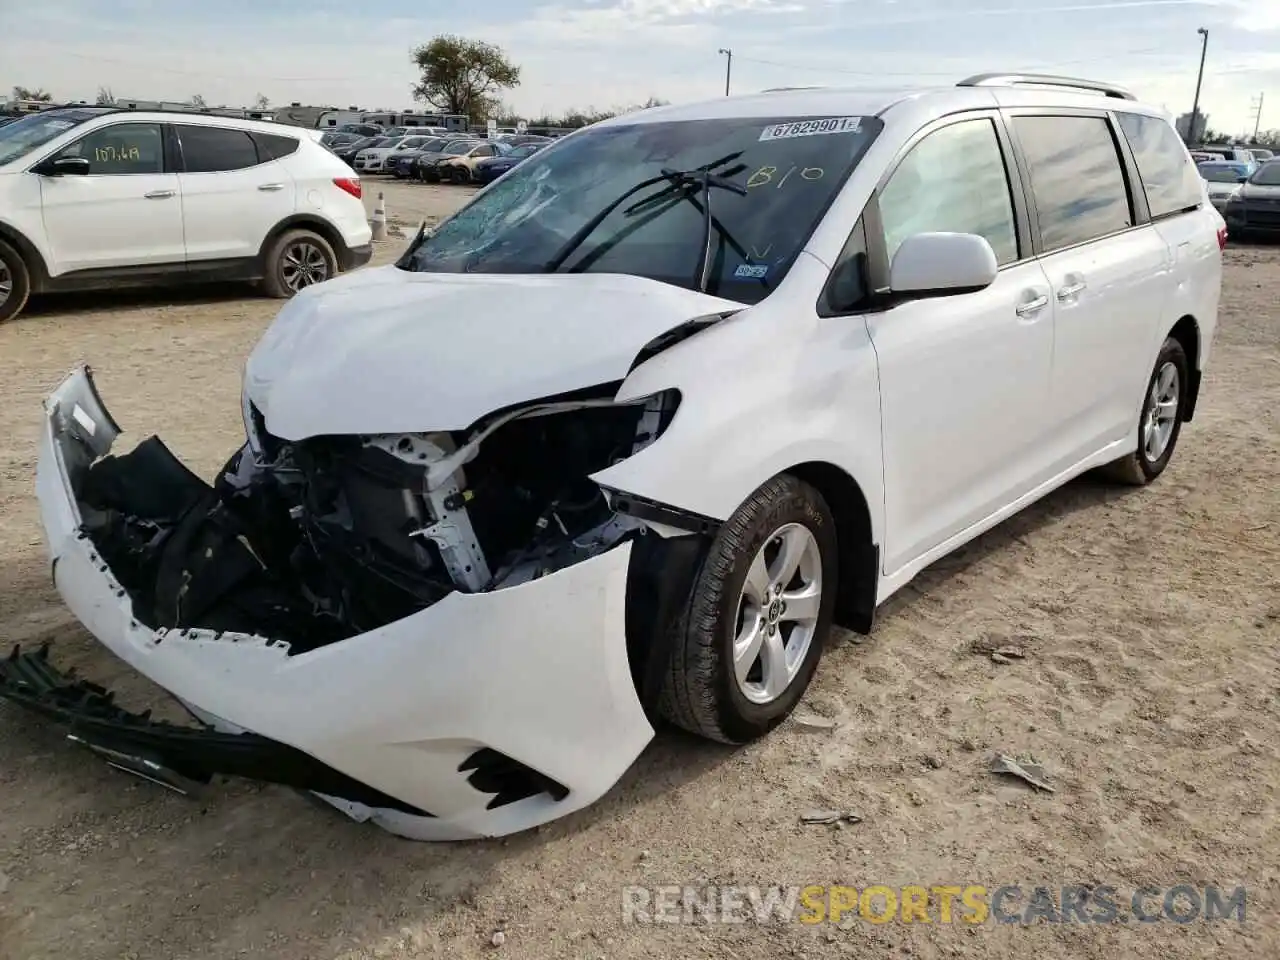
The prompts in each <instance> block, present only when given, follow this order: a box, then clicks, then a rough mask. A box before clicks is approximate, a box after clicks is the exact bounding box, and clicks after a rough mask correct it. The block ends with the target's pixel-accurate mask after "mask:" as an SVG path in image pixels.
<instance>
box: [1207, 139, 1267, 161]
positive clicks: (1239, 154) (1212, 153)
mask: <svg viewBox="0 0 1280 960" xmlns="http://www.w3.org/2000/svg"><path fill="white" fill-rule="evenodd" d="M1191 156H1192V159H1194V160H1200V159H1205V160H1239V161H1241V162H1242V163H1254V162H1256V160H1255V158H1254V156H1253V152H1252V151H1251V150H1248V149H1246V148H1245V147H1236V146H1232V145H1230V144H1220V143H1204V144H1201V145H1200V146H1198V147H1193V148H1192V150H1191Z"/></svg>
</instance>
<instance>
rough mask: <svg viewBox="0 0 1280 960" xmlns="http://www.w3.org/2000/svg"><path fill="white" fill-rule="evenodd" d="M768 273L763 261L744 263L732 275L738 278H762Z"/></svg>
mask: <svg viewBox="0 0 1280 960" xmlns="http://www.w3.org/2000/svg"><path fill="white" fill-rule="evenodd" d="M768 274H769V268H768V267H767V266H765V265H764V264H763V263H744V264H742V265H741V266H740V267H738V269H737V270H735V271H733V275H734V276H735V277H737V278H738V279H739V280H763V279H764V278H765V277H766V276H768Z"/></svg>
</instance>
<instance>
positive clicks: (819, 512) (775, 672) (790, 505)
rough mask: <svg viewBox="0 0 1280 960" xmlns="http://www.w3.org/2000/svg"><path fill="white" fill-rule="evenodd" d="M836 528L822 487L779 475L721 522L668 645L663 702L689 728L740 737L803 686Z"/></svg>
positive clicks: (823, 633) (830, 589)
mask: <svg viewBox="0 0 1280 960" xmlns="http://www.w3.org/2000/svg"><path fill="white" fill-rule="evenodd" d="M836 558H837V551H836V535H835V527H834V524H833V522H832V518H831V512H830V510H829V508H828V507H827V504H826V502H825V501H824V500H823V498H822V495H821V494H820V493H819V492H818V491H817V490H815V489H814V488H813V487H811V486H810V485H809V484H807V483H805V482H804V481H802V480H800V479H798V478H796V477H793V476H790V475H788V474H783V475H781V476H778V477H775V478H774V479H772V480H770V481H769V482H768V483H766V484H765V485H764V486H762V487H760V489H758V490H757V491H756V492H755V493H753V494H752V495H751V496H750V497H749V498H748V499H747V501H746V503H744V504H743V505H742V506H741V507H740V508H739V509H738V510H737V512H735V513H734V515H733V516H732V517H730V518H729V520H728V521H727V522H726V523H725V524H724V525H723V526H722V527H721V528H720V531H719V532H718V534H717V535H716V538H715V540H714V542H713V543H712V545H711V547H710V550H709V552H708V555H707V558H706V560H705V562H704V564H703V566H702V569H701V570H700V571H699V573H698V576H697V578H696V580H695V583H694V587H693V591H692V594H691V597H690V602H689V607H688V610H687V612H686V615H685V617H684V619H683V622H682V623H681V625H680V627H679V628H678V633H677V636H676V637H675V642H674V644H673V647H674V649H673V653H672V659H671V664H670V670H669V672H668V674H667V678H666V683H665V685H664V689H663V693H662V698H661V701H660V708H661V711H662V713H663V715H664V716H666V717H667V719H669V720H671V721H672V722H673V723H675V724H677V725H678V726H681V727H684V728H685V729H687V730H690V731H691V732H693V733H697V734H699V735H701V736H704V737H707V738H709V739H712V740H719V741H721V742H724V743H745V742H747V741H749V740H753V739H755V738H756V737H759V736H762V735H763V734H765V733H767V732H768V731H769V730H771V729H772V728H773V727H775V726H777V725H778V724H779V723H781V722H782V721H783V720H784V719H785V718H786V717H787V715H788V714H790V713H791V711H792V710H793V709H794V708H795V705H796V704H797V703H798V702H799V700H800V698H801V696H803V695H804V691H805V689H806V688H807V687H808V685H809V681H810V680H811V679H812V677H813V673H814V670H815V669H816V668H817V664H818V659H819V658H820V657H821V655H822V648H823V646H824V644H825V642H826V638H827V634H828V633H829V632H830V628H831V616H832V610H833V608H834V602H835V584H836V582H837V580H836V577H837V575H838V572H837V570H836Z"/></svg>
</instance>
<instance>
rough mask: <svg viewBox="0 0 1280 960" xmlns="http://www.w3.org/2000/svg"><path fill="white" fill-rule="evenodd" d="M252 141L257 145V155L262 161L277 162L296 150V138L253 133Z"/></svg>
mask: <svg viewBox="0 0 1280 960" xmlns="http://www.w3.org/2000/svg"><path fill="white" fill-rule="evenodd" d="M253 141H254V143H256V144H257V145H258V155H259V156H260V157H261V158H262V159H263V160H279V159H280V158H281V157H287V156H289V154H291V153H293V152H294V151H296V150H297V149H298V140H297V138H296V137H282V136H280V135H278V134H275V133H254V134H253Z"/></svg>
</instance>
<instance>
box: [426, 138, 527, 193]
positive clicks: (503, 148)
mask: <svg viewBox="0 0 1280 960" xmlns="http://www.w3.org/2000/svg"><path fill="white" fill-rule="evenodd" d="M512 149H513V148H512V147H508V146H507V145H506V144H505V143H494V142H488V143H478V144H476V145H475V146H473V147H471V148H470V149H469V150H467V151H466V152H465V153H459V154H455V155H449V156H445V157H443V158H441V159H440V160H439V161H438V162H437V164H436V168H435V169H436V174H437V176H439V178H440V180H441V181H447V182H449V183H458V184H462V183H471V182H473V181H474V180H475V173H474V171H475V166H476V164H477V163H479V162H480V161H481V160H489V159H493V158H495V157H502V156H506V154H507V153H508V152H509V151H510V150H512Z"/></svg>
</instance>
